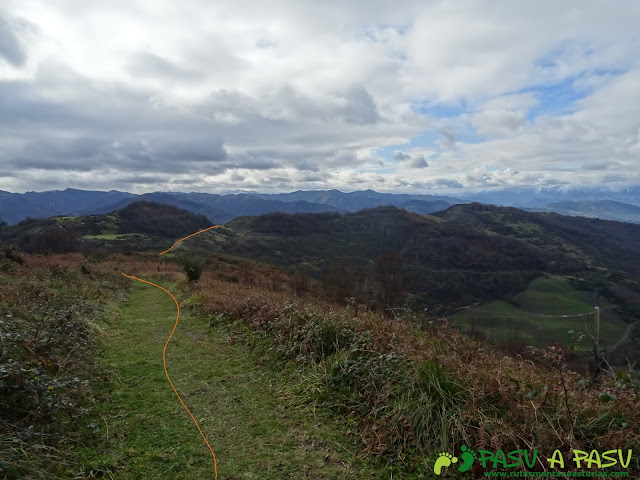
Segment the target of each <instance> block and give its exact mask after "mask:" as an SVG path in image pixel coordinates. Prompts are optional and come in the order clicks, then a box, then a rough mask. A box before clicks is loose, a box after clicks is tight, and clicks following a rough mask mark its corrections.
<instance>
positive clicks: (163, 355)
mask: <svg viewBox="0 0 640 480" xmlns="http://www.w3.org/2000/svg"><path fill="white" fill-rule="evenodd" d="M122 275H124V276H125V277H127V278H131V279H133V280H138V281H139V282H144V283H148V284H149V285H153V286H154V287H158V288H159V289H161V290H164V291H165V292H167V293H168V294H169V295H170V296H171V298H172V299H173V301H174V302H175V304H176V308H177V309H178V315H177V316H176V323H175V324H174V325H173V330H171V334H170V335H169V338H167V341H166V343H165V344H164V348H163V349H162V364H163V365H164V374H165V375H166V376H167V380H169V383H170V384H171V388H173V392H174V393H175V394H176V396H177V397H178V400H180V403H181V404H182V406H183V407H184V409H185V410H186V411H187V413H188V414H189V416H190V417H191V419H192V420H193V423H195V424H196V427H197V428H198V431H199V432H200V435H202V438H204V441H205V443H206V444H207V447H209V450H210V451H211V455H213V467H214V469H215V474H216V478H218V465H217V461H216V454H215V453H213V449H212V448H211V445H209V442H208V441H207V437H205V436H204V433H202V429H201V428H200V425H198V422H197V420H196V419H195V417H194V416H193V414H192V413H191V410H189V408H187V406H186V405H185V404H184V402H183V401H182V398H181V397H180V394H179V393H178V391H177V390H176V387H174V386H173V382H172V381H171V378H170V377H169V373H168V372H167V360H166V353H167V345H169V341H170V340H171V337H173V333H174V332H175V331H176V327H177V326H178V321H179V320H180V305H179V304H178V301H177V300H176V297H174V296H173V294H172V293H171V292H170V291H169V290H167V289H166V288H164V287H161V286H160V285H156V284H155V283H152V282H149V281H147V280H142V279H141V278H138V277H133V276H131V275H127V274H126V273H123V274H122Z"/></svg>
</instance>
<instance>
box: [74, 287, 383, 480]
mask: <svg viewBox="0 0 640 480" xmlns="http://www.w3.org/2000/svg"><path fill="white" fill-rule="evenodd" d="M167 288H169V289H171V286H167ZM174 321H175V306H174V304H173V301H172V300H171V298H170V297H169V296H168V295H167V294H166V293H164V292H163V291H161V290H159V289H157V288H155V287H152V286H148V285H144V284H139V283H138V282H136V284H135V285H134V286H133V290H132V294H131V298H130V300H129V301H128V303H127V304H126V305H124V306H123V307H122V315H121V318H119V319H117V320H114V321H113V323H112V324H111V327H110V331H109V335H108V338H107V339H106V341H105V343H104V348H105V353H104V356H103V358H102V360H101V362H102V364H103V365H104V366H105V367H106V368H107V369H108V370H109V371H110V372H111V374H110V378H109V380H108V381H107V382H106V383H105V385H104V394H105V395H107V396H108V399H107V400H105V401H104V402H101V403H100V404H99V405H97V406H96V407H95V415H94V417H95V420H94V423H95V425H96V428H98V427H99V428H101V431H102V433H103V436H102V438H101V443H100V444H99V445H96V446H94V448H92V449H87V450H85V451H84V452H82V456H83V458H84V462H83V463H84V465H83V469H84V471H85V472H89V471H90V470H91V469H93V470H95V471H99V472H104V475H105V476H106V477H107V478H109V477H108V475H109V474H110V475H112V478H144V479H154V478H170V479H200V478H213V471H214V470H213V459H212V457H211V454H210V452H209V450H208V448H207V447H206V445H205V443H204V441H203V440H202V438H201V437H200V435H199V433H198V431H197V429H196V428H195V425H194V424H193V422H192V420H191V419H190V418H189V416H188V414H187V413H186V411H185V410H184V409H183V408H182V406H181V405H180V403H179V402H178V399H177V398H176V396H175V394H174V393H173V391H172V390H171V387H170V385H169V383H168V382H167V380H166V377H165V375H164V371H163V366H162V348H163V346H164V343H165V341H166V338H167V337H168V335H169V333H170V331H171V329H172V328H173V324H174ZM167 368H168V371H169V375H170V376H171V378H172V380H173V383H174V385H175V386H176V388H177V389H178V391H179V392H180V394H181V395H182V397H183V399H184V401H185V403H186V404H187V405H188V406H189V408H190V409H191V411H192V412H193V414H194V416H195V417H196V419H197V420H198V422H199V423H200V426H201V428H202V430H203V432H205V435H206V436H207V438H208V440H209V442H210V444H211V446H212V447H213V449H214V452H215V453H216V457H217V459H218V478H220V479H238V478H242V479H274V478H292V479H351V478H354V479H355V478H365V477H366V478H375V477H372V476H371V470H370V469H368V467H366V466H364V465H363V464H361V462H360V461H359V460H357V459H356V457H355V455H354V454H353V453H352V451H353V449H354V447H353V445H351V444H349V443H348V442H347V441H346V440H345V436H344V433H341V432H340V431H339V429H338V428H334V426H333V425H327V424H326V423H323V422H321V420H320V419H318V418H314V417H313V416H312V415H308V414H304V413H302V411H301V410H298V409H297V408H294V407H291V406H289V407H288V406H287V402H285V401H283V398H282V394H281V393H280V392H281V383H280V382H281V381H282V380H281V378H279V377H278V374H277V373H274V372H270V371H269V370H268V369H266V368H263V367H260V366H256V364H255V363H254V362H253V361H252V357H250V356H249V354H248V353H245V352H244V351H243V349H242V348H241V347H240V346H236V345H231V344H229V342H228V341H227V340H226V339H225V338H223V337H222V335H221V334H220V332H219V331H215V330H213V329H212V328H211V327H209V326H208V324H207V323H206V322H205V321H204V320H201V319H200V318H198V317H191V316H189V315H188V314H187V313H186V312H183V314H182V315H181V318H180V324H179V325H178V329H177V330H176V333H175V335H174V338H173V339H172V341H171V343H170V344H169V346H168V348H167Z"/></svg>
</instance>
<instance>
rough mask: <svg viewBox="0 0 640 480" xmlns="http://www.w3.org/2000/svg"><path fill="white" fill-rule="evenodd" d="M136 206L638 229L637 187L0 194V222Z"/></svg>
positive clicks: (226, 216) (216, 216) (227, 213)
mask: <svg viewBox="0 0 640 480" xmlns="http://www.w3.org/2000/svg"><path fill="white" fill-rule="evenodd" d="M136 201H149V202H156V203H163V204H167V205H173V206H176V207H179V208H183V209H185V210H188V211H191V212H193V213H197V214H200V215H204V216H206V217H207V218H208V219H209V220H210V221H211V222H212V223H215V224H221V223H226V222H228V221H229V220H232V219H234V218H237V217H241V216H246V215H261V214H265V213H271V212H283V213H323V212H338V213H347V212H355V211H358V210H361V209H364V208H374V207H378V206H384V205H392V206H396V207H398V208H401V209H403V210H407V211H410V212H414V213H419V214H423V215H424V214H430V213H434V212H438V211H442V210H445V209H447V208H448V207H450V206H451V205H456V204H464V203H472V202H482V203H486V204H494V205H499V206H516V207H519V208H523V209H526V210H531V211H546V212H556V213H561V214H565V215H572V216H585V217H597V218H602V219H607V220H618V221H625V222H631V223H640V187H629V188H627V189H622V190H617V191H614V190H610V189H606V188H592V189H574V190H562V189H559V188H557V187H553V188H551V187H550V188H545V189H533V188H507V189H500V190H486V191H482V192H475V193H461V194H460V195H457V196H455V197H454V196H446V195H431V194H424V195H410V194H393V193H379V192H375V191H373V190H364V191H355V192H349V193H345V192H341V191H339V190H317V191H296V192H291V193H275V194H260V193H237V194H226V195H219V194H210V193H197V192H191V193H181V192H153V193H144V194H139V195H136V194H132V193H127V192H120V191H116V190H111V191H108V192H102V191H90V190H77V189H71V188H68V189H66V190H62V191H57V190H56V191H47V192H26V193H10V192H5V191H0V221H4V222H6V223H8V224H9V225H15V224H16V223H19V222H20V221H22V220H24V219H25V218H47V217H52V216H56V215H67V216H78V215H93V214H104V213H109V212H112V211H115V210H119V209H121V208H123V207H125V206H127V205H129V204H130V203H133V202H136Z"/></svg>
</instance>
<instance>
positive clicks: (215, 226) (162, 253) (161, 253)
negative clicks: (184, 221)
mask: <svg viewBox="0 0 640 480" xmlns="http://www.w3.org/2000/svg"><path fill="white" fill-rule="evenodd" d="M221 226H222V225H214V226H213V227H209V228H205V229H204V230H200V231H199V232H196V233H192V234H191V235H187V236H186V237H184V238H181V239H180V240H178V241H177V242H176V243H174V244H173V245H171V247H169V248H167V249H166V250H165V251H164V252H160V255H164V254H165V253H167V252H168V251H169V250H171V249H172V248H173V247H175V246H176V245H177V244H179V243H180V242H181V241H183V240H186V239H187V238H189V237H193V236H194V235H198V234H199V233H202V232H206V231H207V230H211V229H212V228H220V227H221Z"/></svg>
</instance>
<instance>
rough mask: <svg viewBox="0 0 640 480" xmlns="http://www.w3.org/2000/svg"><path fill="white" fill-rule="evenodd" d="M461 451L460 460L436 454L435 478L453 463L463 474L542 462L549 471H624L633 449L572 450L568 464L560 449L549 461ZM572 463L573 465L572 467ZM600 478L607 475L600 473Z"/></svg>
mask: <svg viewBox="0 0 640 480" xmlns="http://www.w3.org/2000/svg"><path fill="white" fill-rule="evenodd" d="M460 450H461V452H462V453H460V455H459V458H458V457H455V456H453V454H451V453H448V452H441V453H439V454H438V458H437V459H436V461H435V463H434V464H433V472H434V473H435V474H436V475H440V474H441V473H442V472H443V469H446V468H449V467H451V466H452V465H453V464H458V465H457V466H458V471H459V472H462V473H464V472H467V471H469V470H470V469H471V467H472V466H473V464H474V463H475V462H478V463H479V464H480V465H481V466H482V468H483V469H487V468H494V469H498V468H500V469H510V468H518V467H520V468H522V467H526V468H527V469H530V470H531V469H533V468H534V467H535V466H536V464H539V465H545V463H546V464H548V468H550V469H557V468H561V469H564V468H567V467H574V466H575V468H576V469H580V468H588V469H591V468H598V469H606V468H609V467H615V466H619V467H622V468H625V469H626V468H627V467H628V466H629V464H630V463H631V455H632V454H633V452H632V450H627V451H626V452H624V453H623V450H620V449H616V450H607V451H605V452H602V453H600V452H598V451H597V450H592V451H591V452H587V451H583V450H572V455H571V457H570V458H569V459H567V462H566V463H565V458H564V456H563V454H562V452H560V450H555V451H554V452H553V454H552V455H551V456H550V457H548V458H544V457H542V456H540V457H541V458H540V459H538V450H533V451H531V452H530V451H529V450H514V451H511V452H506V453H505V452H504V451H503V450H498V451H496V452H491V451H489V450H478V452H477V453H476V452H475V451H474V450H471V449H470V448H469V447H467V446H466V445H462V446H461V447H460ZM572 463H573V464H575V465H572ZM611 473H613V472H611ZM622 473H627V472H622ZM514 474H515V473H514ZM485 476H486V474H485ZM603 476H608V475H606V474H604V473H603ZM619 476H628V473H627V474H626V475H619Z"/></svg>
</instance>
